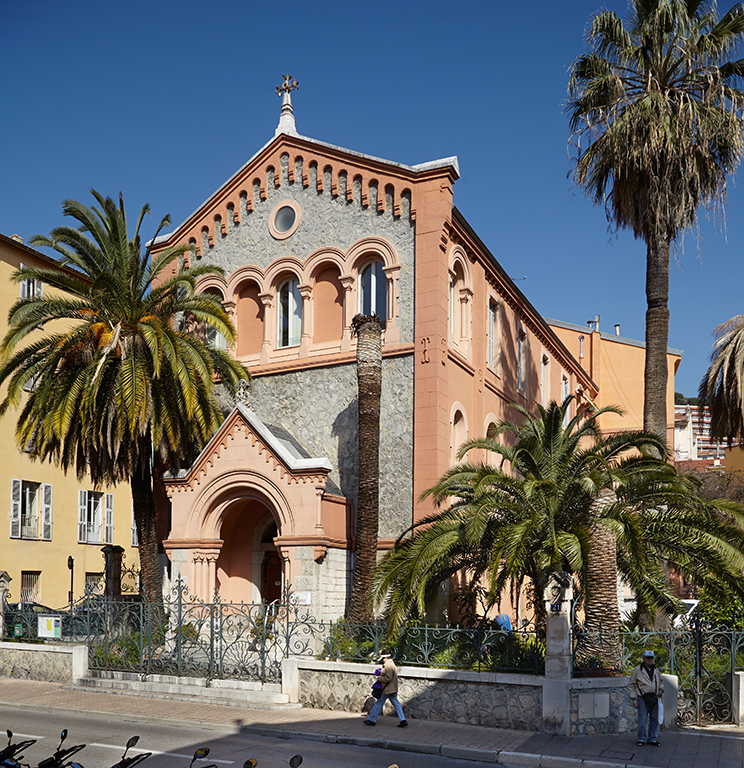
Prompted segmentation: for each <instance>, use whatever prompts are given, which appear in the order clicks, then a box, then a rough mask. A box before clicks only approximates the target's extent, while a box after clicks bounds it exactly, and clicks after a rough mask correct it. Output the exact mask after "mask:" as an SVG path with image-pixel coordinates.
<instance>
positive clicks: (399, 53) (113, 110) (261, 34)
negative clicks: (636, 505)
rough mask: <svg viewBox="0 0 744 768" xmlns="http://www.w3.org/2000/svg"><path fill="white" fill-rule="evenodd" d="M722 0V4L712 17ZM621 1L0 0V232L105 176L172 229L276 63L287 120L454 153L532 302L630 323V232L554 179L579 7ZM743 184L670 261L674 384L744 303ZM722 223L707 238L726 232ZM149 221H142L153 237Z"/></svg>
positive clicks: (694, 380) (374, 146)
mask: <svg viewBox="0 0 744 768" xmlns="http://www.w3.org/2000/svg"><path fill="white" fill-rule="evenodd" d="M731 4H733V3H732V2H728V1H727V2H722V3H721V4H720V8H721V10H722V11H725V10H727V9H728V8H729V7H730V5H731ZM603 7H608V8H611V9H613V10H616V11H617V12H619V13H621V14H625V11H626V6H625V0H609V1H607V2H604V3H603V2H602V0H572V2H569V3H557V2H554V1H553V0H551V2H547V1H546V0H543V1H539V2H532V3H521V4H520V3H505V2H472V1H471V0H463V1H462V2H459V3H451V2H446V3H445V2H440V1H439V0H428V1H427V2H418V1H416V2H406V0H404V1H403V2H401V3H390V4H377V5H369V4H362V3H350V2H323V1H322V0H317V1H316V2H312V3H311V2H294V1H293V0H287V2H282V3H278V2H277V3H268V2H256V1H255V0H253V2H238V3H223V4H216V3H205V2H196V0H181V1H180V2H171V0H151V2H142V0H129V2H125V3H109V2H101V1H100V0H98V1H97V2H93V1H92V0H68V2H59V0H34V1H33V2H12V1H11V0H5V2H0V73H2V74H1V75H0V105H1V106H0V110H1V114H2V119H1V120H0V160H1V162H0V169H1V173H2V176H1V178H2V181H1V182H0V232H2V233H3V234H6V235H11V234H13V233H18V234H20V235H21V236H22V237H24V238H25V239H26V240H28V238H30V237H31V236H32V235H34V234H36V233H42V234H48V232H49V231H50V230H51V229H52V228H53V227H55V226H57V225H59V224H61V223H63V218H62V215H61V203H62V201H63V200H64V199H65V198H68V197H71V198H76V199H78V200H81V201H83V202H86V203H89V202H90V196H89V194H88V190H89V188H91V187H94V188H95V189H97V190H99V191H101V192H103V193H104V194H109V195H116V194H117V193H118V192H119V191H120V190H121V191H122V192H123V193H124V199H125V201H126V203H127V207H128V209H129V210H130V211H131V212H132V214H134V213H135V212H136V211H137V210H139V208H140V206H141V205H142V204H143V203H144V202H149V203H150V204H151V206H152V210H153V213H154V215H153V218H152V226H154V223H155V220H156V219H158V220H159V219H160V217H161V216H162V215H164V214H165V213H170V214H171V216H172V218H173V221H174V223H176V224H177V223H180V222H181V221H182V220H183V219H184V218H186V216H188V215H189V214H190V213H191V212H192V211H193V210H194V209H195V208H196V207H197V206H198V205H199V204H200V203H201V202H202V201H204V200H205V199H206V198H207V197H208V196H209V195H210V194H211V193H212V192H213V191H214V190H216V189H217V188H218V187H219V186H220V185H221V184H222V183H223V182H224V181H225V180H226V179H227V178H228V177H229V176H230V175H232V174H233V173H234V172H235V171H236V170H237V169H238V168H239V167H240V166H241V165H242V164H243V163H244V162H245V161H246V160H247V159H248V158H249V157H250V156H251V155H252V154H253V153H254V152H255V151H256V150H258V149H259V148H260V147H261V146H262V145H263V144H264V143H265V142H266V141H267V140H268V139H270V138H271V137H272V136H273V132H274V129H275V127H276V124H277V121H278V118H279V108H280V100H279V98H278V97H277V96H276V94H275V93H274V86H275V85H278V84H279V83H280V82H281V75H282V74H283V73H285V72H289V73H291V74H292V76H293V77H295V78H297V80H298V81H299V83H300V90H299V92H298V93H296V94H294V107H295V117H296V120H297V130H298V131H299V133H301V134H302V135H305V136H310V137H313V138H317V139H320V140H323V141H327V142H331V143H333V144H338V145H340V146H342V147H347V148H349V149H353V150H357V151H360V152H365V153H368V154H372V155H376V156H379V157H383V158H387V159H390V160H395V161H398V162H402V163H407V164H415V163H420V162H425V161H427V160H433V159H436V158H439V157H446V156H449V155H457V156H458V158H459V161H460V170H461V173H462V178H461V179H460V180H459V181H458V182H457V183H456V185H455V203H456V205H457V206H458V208H459V209H460V210H461V211H462V213H463V214H464V215H465V217H466V218H467V219H468V220H469V221H470V223H471V224H472V226H473V227H474V228H475V230H476V231H477V232H478V234H479V235H480V236H481V238H482V239H483V240H484V241H485V243H486V244H487V245H488V247H489V248H490V249H491V251H492V252H493V253H494V255H495V256H496V258H497V259H498V260H499V261H500V262H501V264H502V265H503V266H504V268H505V269H506V270H507V272H508V273H509V274H510V275H511V276H512V277H516V278H521V277H526V278H527V279H526V280H520V281H519V282H518V283H517V284H518V285H519V287H520V288H521V289H522V290H523V291H524V293H525V294H526V295H527V297H528V298H529V299H530V301H531V302H532V303H533V304H534V305H535V307H536V308H537V309H538V310H539V311H540V312H541V313H542V314H543V315H545V316H547V317H554V318H558V319H561V320H565V321H568V322H573V323H577V324H584V323H585V321H587V320H588V319H590V318H592V317H593V316H594V315H595V314H599V315H600V316H601V329H602V330H604V331H607V332H613V330H614V329H613V326H614V324H615V323H619V324H620V329H621V333H622V335H623V336H627V337H630V338H634V339H641V340H642V339H643V337H644V312H645V297H644V270H645V245H644V244H643V243H642V242H640V241H635V240H634V239H633V238H632V236H630V235H628V234H627V233H624V232H621V233H619V234H618V235H613V234H612V233H611V232H609V231H608V227H607V222H606V219H605V215H604V211H603V210H602V209H601V208H597V207H594V206H592V205H590V204H589V202H588V201H587V200H586V199H585V198H584V196H583V193H582V191H581V190H580V189H578V188H575V187H574V186H573V184H572V182H571V181H570V179H569V178H567V174H568V172H569V170H570V163H569V159H568V154H567V139H568V128H567V122H566V118H565V115H564V114H563V105H564V103H565V99H566V82H567V68H568V67H569V65H570V63H571V61H572V60H573V59H574V57H575V56H577V55H578V54H579V53H581V52H582V50H584V33H585V29H586V24H587V20H588V19H589V17H590V15H591V14H592V13H594V12H596V11H598V10H600V9H602V8H603ZM743 201H744V197H743V196H742V192H741V190H739V189H737V188H736V187H735V184H734V185H730V190H729V201H728V208H727V220H726V222H725V225H724V223H720V224H719V225H718V226H713V225H712V224H710V223H708V222H707V221H706V220H705V217H704V216H703V219H702V223H701V226H700V233H699V239H698V238H697V236H696V234H695V233H692V234H688V236H687V237H686V239H685V242H684V252H681V253H679V255H678V263H677V265H674V264H673V265H672V270H671V289H670V290H671V293H670V309H671V325H670V334H669V343H670V346H672V347H675V348H678V349H683V350H684V356H683V359H682V364H681V366H680V369H679V373H678V375H677V384H676V389H677V391H681V392H683V393H684V394H687V395H693V394H696V392H697V386H698V383H699V381H700V377H701V376H702V374H703V372H704V371H705V369H706V367H707V361H708V356H709V353H710V347H711V331H712V329H713V328H714V326H716V325H717V324H719V323H721V322H723V321H724V320H727V319H728V318H730V317H732V316H733V315H735V314H736V313H738V312H742V311H744V297H743V296H742V277H743V276H744V275H743V269H742V251H743V248H744V220H743V218H742V202H743ZM724 229H725V232H724ZM151 231H152V228H150V229H148V230H147V232H146V234H150V233H151Z"/></svg>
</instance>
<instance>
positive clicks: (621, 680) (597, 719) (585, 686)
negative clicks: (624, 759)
mask: <svg viewBox="0 0 744 768" xmlns="http://www.w3.org/2000/svg"><path fill="white" fill-rule="evenodd" d="M663 677H664V725H665V727H667V728H675V727H676V725H677V678H676V677H675V676H674V675H664V676H663ZM629 680H630V677H629V676H623V677H607V678H602V677H589V678H579V679H574V680H571V683H570V702H571V704H570V709H571V735H572V736H579V735H587V736H593V735H595V734H598V733H627V732H628V731H635V729H636V728H637V726H638V715H637V711H636V709H635V707H633V705H632V704H631V701H630V693H629V691H628V681H629Z"/></svg>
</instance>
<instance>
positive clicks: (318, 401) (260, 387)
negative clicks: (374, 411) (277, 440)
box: [249, 355, 413, 539]
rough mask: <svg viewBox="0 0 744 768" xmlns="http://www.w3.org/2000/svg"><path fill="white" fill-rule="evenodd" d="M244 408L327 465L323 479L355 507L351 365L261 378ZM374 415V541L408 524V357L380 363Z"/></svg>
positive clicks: (354, 414) (353, 380)
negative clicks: (376, 418)
mask: <svg viewBox="0 0 744 768" xmlns="http://www.w3.org/2000/svg"><path fill="white" fill-rule="evenodd" d="M249 406H250V408H251V409H252V410H253V411H254V412H255V413H256V415H257V416H258V417H259V418H260V419H261V420H262V421H264V422H266V423H267V424H277V425H281V426H283V427H285V428H286V429H287V431H288V432H290V433H291V434H293V435H294V436H295V437H296V438H297V440H299V442H300V443H301V444H302V445H303V446H304V448H305V449H306V450H307V451H309V452H310V453H311V454H312V455H313V456H323V457H326V458H328V459H329V461H330V462H331V464H332V465H333V472H332V473H331V475H330V478H329V479H330V480H331V481H332V482H333V483H335V484H336V485H337V486H338V487H339V488H340V490H341V493H342V494H343V495H344V496H347V497H349V498H351V499H352V500H353V501H354V503H355V504H356V500H357V489H358V486H359V473H358V458H357V454H358V446H357V427H358V424H357V381H356V366H355V365H354V364H348V365H336V366H330V367H328V368H316V369H311V370H307V371H295V372H291V373H282V374H276V375H273V376H260V377H256V378H254V379H253V381H252V383H251V390H250V396H249ZM380 408H381V415H380V531H379V537H380V538H381V539H390V538H396V537H397V536H398V535H399V534H400V533H402V531H403V530H405V528H407V527H408V526H409V525H410V524H411V522H412V514H413V513H412V509H413V485H412V468H413V356H412V355H405V356H401V357H392V358H386V359H384V360H383V362H382V399H381V405H380Z"/></svg>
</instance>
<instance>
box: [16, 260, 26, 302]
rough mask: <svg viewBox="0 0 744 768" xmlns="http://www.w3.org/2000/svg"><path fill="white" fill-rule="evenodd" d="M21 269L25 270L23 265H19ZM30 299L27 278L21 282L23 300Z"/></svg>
mask: <svg viewBox="0 0 744 768" xmlns="http://www.w3.org/2000/svg"><path fill="white" fill-rule="evenodd" d="M18 268H19V269H24V266H23V264H19V265H18ZM26 298H28V280H26V279H25V278H24V279H23V280H21V299H26Z"/></svg>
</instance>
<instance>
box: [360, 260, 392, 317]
mask: <svg viewBox="0 0 744 768" xmlns="http://www.w3.org/2000/svg"><path fill="white" fill-rule="evenodd" d="M359 311H360V312H361V313H362V314H363V315H378V316H379V318H380V321H381V322H382V324H383V327H384V323H385V320H387V278H386V276H385V273H384V272H383V270H382V262H380V261H370V262H368V263H367V264H365V265H364V267H363V268H362V274H361V280H360V291H359Z"/></svg>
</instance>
